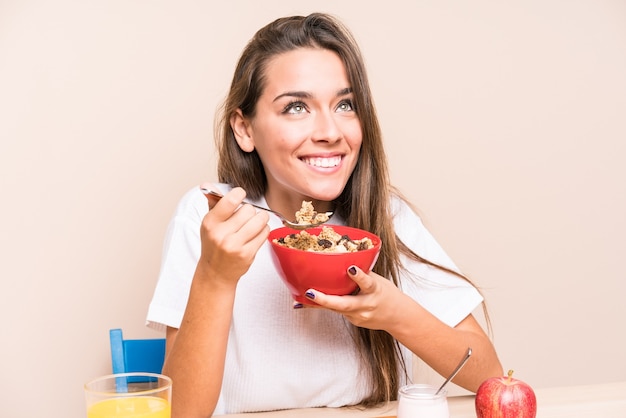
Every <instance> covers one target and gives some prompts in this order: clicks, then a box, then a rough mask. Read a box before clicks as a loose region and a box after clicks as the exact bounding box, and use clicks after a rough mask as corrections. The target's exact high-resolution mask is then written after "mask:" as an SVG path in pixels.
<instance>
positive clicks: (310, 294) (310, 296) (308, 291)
mask: <svg viewBox="0 0 626 418" xmlns="http://www.w3.org/2000/svg"><path fill="white" fill-rule="evenodd" d="M304 296H306V297H307V298H309V299H315V293H313V292H311V291H310V290H307V292H306V293H305V294H304Z"/></svg>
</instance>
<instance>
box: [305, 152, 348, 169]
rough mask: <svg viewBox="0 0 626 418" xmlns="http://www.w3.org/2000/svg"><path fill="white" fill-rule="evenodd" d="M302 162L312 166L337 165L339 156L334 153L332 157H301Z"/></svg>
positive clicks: (326, 166)
mask: <svg viewBox="0 0 626 418" xmlns="http://www.w3.org/2000/svg"><path fill="white" fill-rule="evenodd" d="M301 160H302V161H303V162H305V163H306V164H308V165H311V166H313V167H321V168H331V167H337V166H338V165H339V164H340V163H341V156H339V155H336V156H333V157H303V158H301Z"/></svg>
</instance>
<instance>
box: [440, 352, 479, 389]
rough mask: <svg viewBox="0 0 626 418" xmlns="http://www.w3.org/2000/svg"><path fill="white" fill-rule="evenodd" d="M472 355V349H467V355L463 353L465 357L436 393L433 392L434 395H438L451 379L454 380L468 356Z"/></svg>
mask: <svg viewBox="0 0 626 418" xmlns="http://www.w3.org/2000/svg"><path fill="white" fill-rule="evenodd" d="M471 355H472V348H471V347H468V348H467V353H465V356H463V359H462V360H461V362H460V363H459V365H458V366H456V369H454V371H453V372H452V374H451V375H450V377H448V378H447V379H446V381H445V382H443V384H442V385H441V386H440V387H439V389H437V392H435V395H438V394H439V392H441V389H443V387H444V386H445V385H447V384H448V382H449V381H450V380H452V379H454V376H456V374H457V373H458V372H459V371H460V370H461V368H462V367H463V366H465V363H467V360H469V358H470V356H471Z"/></svg>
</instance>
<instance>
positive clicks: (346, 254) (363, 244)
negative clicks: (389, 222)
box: [268, 225, 381, 305]
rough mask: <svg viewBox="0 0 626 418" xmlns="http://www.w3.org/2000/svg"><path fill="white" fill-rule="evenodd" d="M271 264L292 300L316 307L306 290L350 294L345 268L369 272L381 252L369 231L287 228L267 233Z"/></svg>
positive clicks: (351, 284) (351, 288)
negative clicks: (276, 270) (274, 265)
mask: <svg viewBox="0 0 626 418" xmlns="http://www.w3.org/2000/svg"><path fill="white" fill-rule="evenodd" d="M268 240H269V242H270V244H271V246H272V253H273V256H274V262H275V264H276V267H277V269H278V272H279V273H280V276H281V278H282V280H283V281H284V282H285V284H286V285H287V287H288V288H289V291H290V292H291V295H292V297H293V299H294V300H296V301H297V302H301V303H303V304H307V305H315V303H314V302H312V301H310V300H309V299H307V298H306V297H305V296H304V293H305V292H306V291H307V290H309V289H315V290H319V291H320V292H324V293H326V294H329V295H349V294H351V293H354V292H355V290H356V289H357V285H356V283H355V282H354V281H353V280H352V279H351V278H350V276H348V273H347V269H348V268H349V267H350V266H353V265H354V266H357V267H359V268H360V269H361V270H363V271H366V272H369V271H370V270H371V269H372V267H373V266H374V264H375V263H376V260H377V259H378V254H379V252H380V246H381V241H380V238H379V237H378V236H376V235H374V234H372V233H371V232H368V231H364V230H362V229H358V228H352V227H349V226H339V225H324V226H320V227H315V228H309V229H306V230H302V231H300V230H295V229H291V228H287V227H283V228H277V229H274V230H272V231H271V232H270V235H269V237H268Z"/></svg>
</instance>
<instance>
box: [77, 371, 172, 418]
mask: <svg viewBox="0 0 626 418" xmlns="http://www.w3.org/2000/svg"><path fill="white" fill-rule="evenodd" d="M171 400H172V379H170V378H169V377H167V376H164V375H162V374H156V373H119V374H111V375H107V376H102V377H98V378H97V379H94V380H92V381H91V382H89V383H87V384H85V401H86V404H87V418H112V417H116V418H137V417H142V418H171V407H170V402H171Z"/></svg>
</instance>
